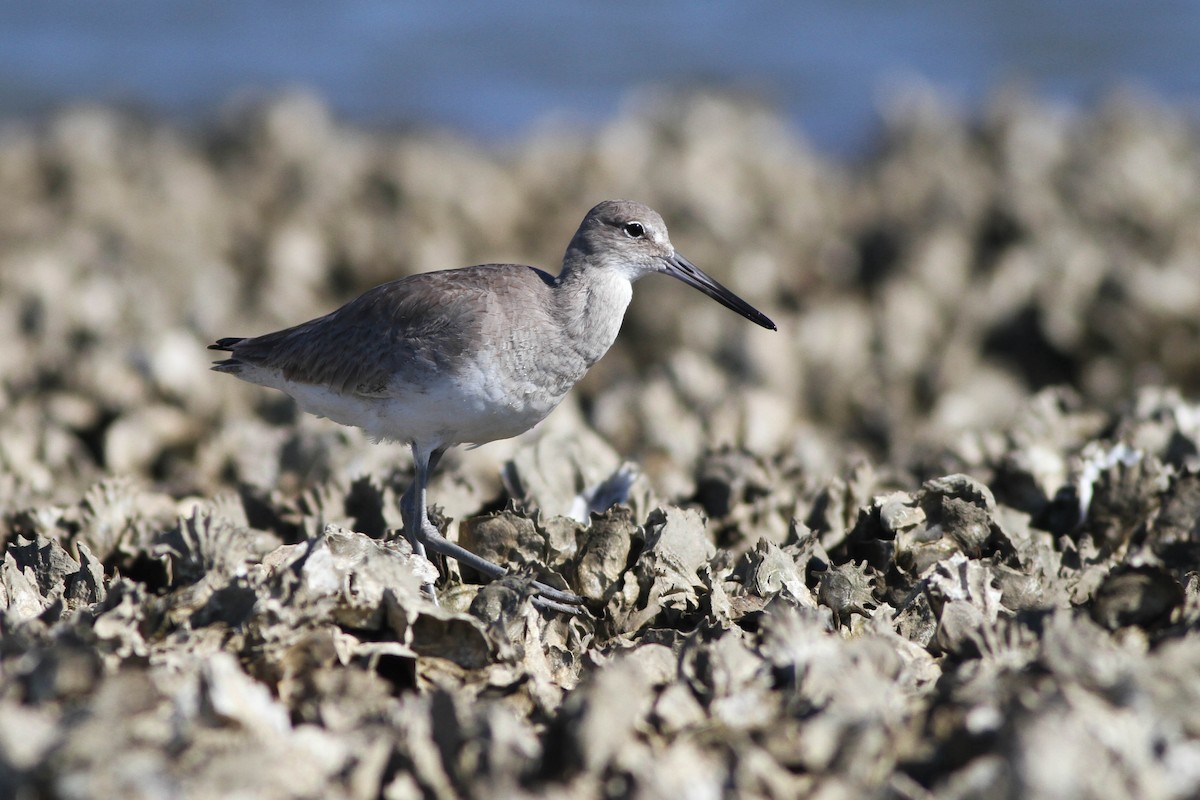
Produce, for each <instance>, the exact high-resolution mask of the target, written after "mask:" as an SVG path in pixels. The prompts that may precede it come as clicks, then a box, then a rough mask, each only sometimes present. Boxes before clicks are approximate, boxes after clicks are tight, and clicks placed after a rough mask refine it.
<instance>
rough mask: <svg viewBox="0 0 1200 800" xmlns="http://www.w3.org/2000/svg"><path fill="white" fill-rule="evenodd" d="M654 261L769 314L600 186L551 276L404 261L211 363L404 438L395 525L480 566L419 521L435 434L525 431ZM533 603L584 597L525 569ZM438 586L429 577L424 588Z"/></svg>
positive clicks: (750, 311)
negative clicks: (410, 469)
mask: <svg viewBox="0 0 1200 800" xmlns="http://www.w3.org/2000/svg"><path fill="white" fill-rule="evenodd" d="M655 272H660V273H664V274H666V275H671V276H673V277H675V278H678V279H679V280H681V281H683V282H684V283H686V284H688V285H690V286H694V287H695V288H697V289H699V290H700V291H702V292H704V293H705V294H707V295H708V296H709V297H711V298H713V299H714V300H716V301H717V302H719V303H721V304H723V305H725V306H727V307H728V308H731V309H733V310H734V311H736V312H738V313H739V314H741V315H742V316H744V317H746V318H747V319H749V320H750V321H752V322H755V323H757V324H759V325H761V326H763V327H764V328H769V329H771V330H775V323H773V322H772V321H771V320H770V319H768V318H767V317H766V316H765V315H763V314H762V313H761V312H759V311H758V310H756V309H755V308H753V307H752V306H751V305H750V304H749V303H747V302H746V301H744V300H742V299H741V298H740V297H738V296H737V295H735V294H734V293H733V292H731V291H729V290H728V289H726V288H725V287H724V286H722V285H721V284H719V283H717V282H716V281H715V280H713V279H712V278H710V277H709V276H708V275H705V274H704V273H703V272H701V271H700V270H699V269H697V268H696V267H695V266H694V265H693V264H692V263H691V262H690V261H688V260H687V259H686V258H684V257H683V256H681V255H680V254H679V253H678V252H676V251H675V248H674V246H672V244H671V240H670V239H669V238H668V237H667V226H666V223H664V222H663V219H662V217H660V216H659V215H658V213H657V212H656V211H654V210H653V209H651V208H650V207H648V206H645V205H642V204H641V203H634V202H630V201H626V200H610V201H606V202H603V203H600V204H599V205H597V206H596V207H595V208H593V209H592V210H591V211H589V212H588V214H587V216H586V217H584V219H583V222H582V223H581V224H580V226H579V230H578V231H576V232H575V236H574V237H573V238H572V239H571V243H570V245H569V246H568V247H567V252H566V255H564V256H563V265H562V272H561V273H559V275H558V277H554V276H552V275H549V274H547V273H545V272H543V271H541V270H539V269H537V268H535V267H529V266H521V265H516V264H486V265H483V266H476V267H464V268H461V269H451V270H445V271H441V272H427V273H422V274H418V275H412V276H410V277H407V278H402V279H400V280H397V281H392V282H391V283H385V284H383V285H381V286H377V287H375V288H374V289H371V290H370V291H368V292H367V293H366V294H363V295H362V296H361V297H359V298H358V299H356V300H352V301H350V302H349V303H347V304H346V305H344V306H342V307H341V308H339V309H337V310H336V311H333V312H331V313H329V314H326V315H325V316H323V317H319V318H317V319H314V320H311V321H309V322H305V323H303V324H301V325H297V326H295V327H293V328H287V329H285V330H281V331H276V332H275V333H268V334H265V335H263V336H256V337H252V338H240V337H231V338H226V339H219V340H218V341H217V343H216V344H213V345H210V349H212V350H226V351H229V352H230V353H231V354H232V357H231V358H227V359H225V360H223V361H217V362H214V364H213V369H215V370H217V371H218V372H228V373H230V374H231V375H235V376H237V377H238V378H241V379H242V380H244V381H249V382H251V383H257V384H259V385H261V386H268V387H271V388H273V389H279V390H280V391H283V392H286V393H287V394H289V395H291V396H292V397H293V398H294V399H295V400H296V402H297V403H298V404H299V406H300V408H301V409H303V410H305V411H308V412H311V413H313V414H316V415H318V416H321V417H328V418H329V419H331V420H333V421H335V422H340V423H341V424H343V425H352V426H357V427H359V428H362V429H363V430H365V431H366V432H367V434H368V435H369V436H370V437H371V438H373V439H375V440H376V441H380V440H392V441H399V442H405V443H407V444H408V445H409V446H410V447H411V448H412V454H413V462H414V465H415V476H414V478H413V481H412V483H411V484H410V485H409V487H408V490H407V491H406V492H405V493H404V496H403V497H402V498H401V500H400V512H401V517H402V519H403V522H404V534H405V536H406V537H407V538H408V540H409V542H411V543H412V547H413V550H414V551H415V552H417V553H419V554H421V555H422V556H425V554H426V547H428V548H429V549H430V550H433V551H434V552H436V553H440V554H442V555H443V556H447V557H450V558H454V559H457V560H458V561H459V562H461V563H463V564H466V565H467V566H469V567H471V568H472V569H474V570H476V571H477V572H479V573H481V574H483V575H487V576H489V577H491V578H493V579H494V578H498V577H500V576H501V575H504V574H505V572H506V570H505V568H504V567H502V566H500V565H498V564H493V563H492V562H490V561H487V560H486V559H483V558H481V557H480V556H477V555H475V554H474V553H471V552H470V551H468V550H466V549H465V548H462V547H460V546H458V545H457V544H455V543H453V542H451V541H449V540H448V539H446V538H445V537H443V536H442V535H441V533H440V532H439V531H438V530H437V528H436V527H434V526H433V524H432V523H430V521H429V517H428V515H427V513H426V507H425V487H426V484H427V482H428V480H429V475H430V472H431V471H432V470H433V469H434V468H435V467H436V466H437V462H438V460H439V459H440V458H441V457H442V454H443V453H445V452H446V450H447V448H449V447H452V446H454V445H457V444H473V445H479V444H483V443H485V442H492V441H496V440H498V439H507V438H509V437H512V436H516V435H517V434H520V433H524V432H525V431H527V430H529V429H530V428H532V427H533V426H534V425H536V424H537V423H538V422H540V421H541V420H542V419H544V418H545V416H546V415H547V414H549V413H550V412H551V411H553V410H554V408H555V407H556V406H557V405H558V404H559V402H561V401H562V399H563V397H564V396H565V395H566V393H567V391H568V390H570V388H571V387H572V386H574V385H575V383H576V382H578V381H579V379H580V378H582V377H583V375H584V373H586V372H587V371H588V368H589V367H591V366H592V364H594V363H596V361H597V360H599V358H600V357H601V356H602V355H604V353H605V352H607V351H608V348H609V347H610V346H611V345H612V343H613V340H615V339H616V337H617V331H618V330H619V329H620V327H621V320H622V319H623V318H624V316H625V309H626V308H627V307H628V306H629V301H630V299H631V298H632V296H633V285H632V284H633V282H634V281H635V280H637V279H638V278H640V277H642V276H643V275H648V274H651V273H655ZM533 585H534V588H535V589H536V591H537V592H538V596H535V598H534V599H535V602H537V603H538V605H539V606H541V607H544V608H551V609H556V610H559V611H566V612H574V610H575V606H577V605H579V604H580V603H582V602H583V599H582V598H580V597H579V596H577V595H575V594H572V593H570V592H564V591H561V590H558V589H555V588H553V587H550V586H547V585H545V584H543V583H539V582H534V584H533ZM427 591H428V592H429V593H430V596H431V597H434V598H436V595H435V594H434V593H433V587H432V586H429V587H427Z"/></svg>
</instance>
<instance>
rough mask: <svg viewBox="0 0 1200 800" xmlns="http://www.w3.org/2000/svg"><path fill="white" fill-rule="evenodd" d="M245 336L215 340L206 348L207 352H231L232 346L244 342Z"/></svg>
mask: <svg viewBox="0 0 1200 800" xmlns="http://www.w3.org/2000/svg"><path fill="white" fill-rule="evenodd" d="M245 339H246V337H245V336H226V337H225V338H224V339H217V341H216V342H215V343H214V344H210V345H209V346H208V349H209V350H229V351H232V350H233V346H234V345H235V344H237V343H238V342H241V341H245Z"/></svg>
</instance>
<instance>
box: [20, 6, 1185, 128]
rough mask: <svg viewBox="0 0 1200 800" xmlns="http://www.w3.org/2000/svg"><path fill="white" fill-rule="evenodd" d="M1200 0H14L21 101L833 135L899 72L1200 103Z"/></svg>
mask: <svg viewBox="0 0 1200 800" xmlns="http://www.w3.org/2000/svg"><path fill="white" fill-rule="evenodd" d="M1198 53H1200V2H1194V1H1192V0H1152V2H1146V3H1133V2H1116V1H1115V0H1047V1H1046V2H1032V0H997V1H996V2H968V1H967V0H931V1H930V2H903V1H901V0H897V1H896V2H882V1H881V2H866V1H865V0H858V1H857V2H856V1H855V0H841V1H840V2H839V1H837V0H829V1H828V2H825V1H822V2H794V3H777V2H754V1H753V0H740V1H739V2H733V0H729V1H728V2H711V1H709V2H703V1H688V2H685V1H684V0H673V1H671V2H652V1H651V2H628V1H627V0H610V2H601V1H600V0H595V1H594V2H545V3H521V2H516V1H515V0H498V1H496V2H489V3H454V4H451V3H438V4H432V3H430V4H416V3H397V2H382V1H381V0H372V1H367V0H363V1H362V2H330V1H328V0H323V1H320V2H316V1H314V2H305V1H302V0H258V1H256V2H245V1H244V0H241V1H237V2H234V1H232V0H178V1H176V2H171V1H170V0H112V2H47V1H44V0H43V1H42V2H16V0H0V118H3V117H12V116H19V115H28V114H31V113H42V112H45V111H47V110H49V109H52V108H55V107H57V106H59V105H61V104H63V103H66V102H72V101H78V100H106V101H116V102H121V103H125V104H129V105H133V106H135V107H141V108H147V109H150V110H153V111H157V112H163V113H166V114H169V115H172V116H174V117H176V118H180V119H183V120H204V119H206V118H211V117H212V116H213V115H214V114H216V113H217V112H218V110H219V109H220V108H221V106H222V105H223V104H224V103H226V102H228V101H229V99H230V98H231V97H234V96H238V95H244V94H246V93H250V94H252V95H253V94H261V93H267V92H271V91H277V90H280V89H286V88H293V87H307V88H309V89H312V90H314V91H315V92H317V93H318V94H320V95H321V96H323V97H324V98H325V99H326V100H327V101H328V102H329V104H330V105H331V106H332V107H333V108H334V109H335V110H336V112H337V113H338V114H339V115H340V116H343V117H346V118H349V119H352V120H357V121H361V122H365V123H368V124H382V125H408V124H416V125H448V126H451V127H454V128H458V129H461V130H463V131H466V132H467V133H469V134H471V135H473V136H477V137H481V138H486V139H505V138H509V137H513V136H517V135H520V134H521V133H523V132H525V131H528V130H529V129H530V128H531V127H533V126H534V125H536V124H537V123H538V121H539V120H541V119H543V118H544V117H546V116H547V115H554V116H555V117H557V118H559V119H563V120H566V121H568V122H573V123H578V124H581V125H585V126H587V125H595V124H598V123H600V122H602V121H603V120H605V119H607V118H609V117H611V116H612V115H613V114H615V113H616V112H617V111H618V110H619V108H620V107H621V103H622V100H623V98H627V97H629V96H630V93H631V92H633V91H636V90H637V89H639V88H642V87H647V86H650V87H662V86H666V87H691V86H696V85H715V86H720V87H725V88H729V89H733V90H735V91H739V92H749V93H752V94H753V95H755V96H757V97H760V98H762V99H764V100H766V101H767V102H768V103H770V104H772V105H774V106H776V107H777V108H779V109H780V110H781V111H782V112H783V113H784V114H786V115H787V117H788V118H789V119H790V120H792V121H794V122H795V124H796V126H797V127H798V128H799V129H800V130H802V131H803V132H805V133H806V134H807V135H808V136H809V137H810V138H811V139H812V140H813V141H814V142H815V143H816V144H817V145H818V146H820V147H822V148H824V149H827V150H834V151H843V152H845V151H852V150H854V149H856V148H857V147H859V146H860V145H862V144H864V143H865V142H867V141H869V138H870V134H871V131H872V130H873V129H874V128H875V126H876V120H877V116H876V115H877V110H878V108H879V105H880V99H881V97H882V96H883V95H884V94H886V92H887V91H888V88H889V87H891V86H894V85H896V83H897V82H903V81H904V80H909V79H920V80H922V81H924V82H927V83H929V84H931V85H933V86H935V87H938V88H939V89H941V90H942V91H943V92H944V93H945V94H946V96H947V97H948V98H949V99H950V100H951V101H952V102H954V103H956V104H958V105H961V106H962V107H964V108H966V109H971V108H974V107H977V106H978V105H979V103H981V102H982V101H983V100H984V99H985V98H986V97H987V96H988V94H989V93H990V92H991V91H993V90H994V89H995V88H996V86H997V85H998V84H1001V83H1006V82H1013V81H1017V82H1019V83H1020V84H1021V85H1022V86H1024V87H1025V88H1026V89H1027V90H1028V91H1029V92H1030V93H1032V94H1035V95H1037V96H1042V97H1046V98H1048V99H1050V100H1053V101H1058V102H1063V103H1067V104H1071V105H1086V104H1089V103H1092V102H1095V101H1096V100H1097V99H1098V98H1100V97H1103V96H1104V95H1105V94H1106V93H1107V92H1109V91H1111V90H1112V88H1113V87H1115V86H1133V87H1138V88H1141V89H1143V90H1146V91H1148V92H1150V93H1152V94H1154V95H1157V96H1159V97H1161V98H1163V99H1166V100H1169V101H1172V102H1182V103H1186V104H1188V105H1189V106H1193V107H1195V106H1196V105H1197V104H1198V101H1200V59H1198V58H1197V54H1198Z"/></svg>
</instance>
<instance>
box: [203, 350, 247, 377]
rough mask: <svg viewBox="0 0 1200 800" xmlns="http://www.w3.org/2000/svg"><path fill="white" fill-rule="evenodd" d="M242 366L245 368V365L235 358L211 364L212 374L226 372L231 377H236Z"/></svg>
mask: <svg viewBox="0 0 1200 800" xmlns="http://www.w3.org/2000/svg"><path fill="white" fill-rule="evenodd" d="M210 349H212V350H216V349H218V348H215V347H213V348H210ZM244 366H246V365H245V363H243V362H241V361H238V360H237V359H236V358H226V359H224V360H223V361H214V362H212V370H213V371H214V372H228V373H230V374H231V375H237V374H238V373H239V372H241V371H242V367H244Z"/></svg>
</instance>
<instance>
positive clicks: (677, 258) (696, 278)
mask: <svg viewBox="0 0 1200 800" xmlns="http://www.w3.org/2000/svg"><path fill="white" fill-rule="evenodd" d="M664 262H665V263H666V269H664V270H663V272H665V273H666V274H667V275H670V276H671V277H673V278H678V279H679V280H681V281H683V282H684V283H686V284H687V285H688V286H691V287H694V288H696V289H699V290H700V291H702V292H704V293H705V294H706V295H708V296H709V297H711V298H712V299H713V300H716V301H717V302H718V303H720V304H721V305H723V306H725V307H726V308H728V309H732V310H733V311H736V312H737V313H739V314H741V315H742V316H743V317H745V318H746V319H748V320H750V321H751V322H753V323H755V324H758V325H762V326H763V327H764V328H766V329H768V330H772V331H774V330H778V328H776V327H775V323H774V322H772V321H771V318H770V317H768V316H767V315H766V314H764V313H762V312H761V311H759V310H758V309H757V308H755V307H754V306H752V305H750V304H749V303H747V302H746V301H745V300H743V299H742V298H740V297H738V296H737V295H736V294H734V293H733V292H731V291H729V290H728V289H726V288H725V287H724V286H722V285H721V284H719V283H717V282H716V281H715V280H713V279H712V278H710V277H709V276H708V275H706V274H704V272H703V271H702V270H701V269H700V268H699V267H697V266H696V265H695V264H693V263H692V262H690V261H688V260H687V259H686V258H684V257H683V256H681V255H680V254H679V253H678V252H676V253H675V254H674V255H672V256H671V258H668V259H664Z"/></svg>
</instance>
